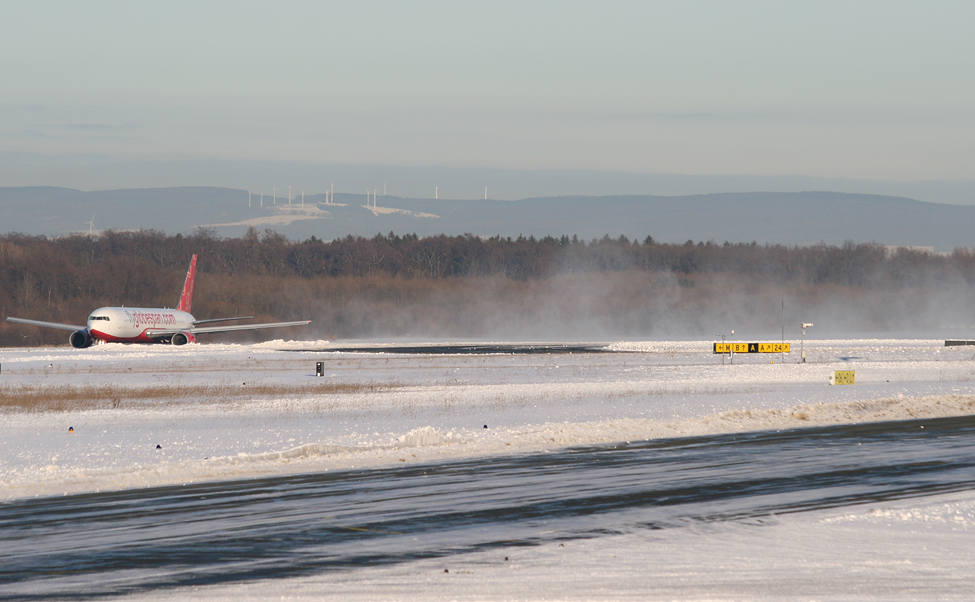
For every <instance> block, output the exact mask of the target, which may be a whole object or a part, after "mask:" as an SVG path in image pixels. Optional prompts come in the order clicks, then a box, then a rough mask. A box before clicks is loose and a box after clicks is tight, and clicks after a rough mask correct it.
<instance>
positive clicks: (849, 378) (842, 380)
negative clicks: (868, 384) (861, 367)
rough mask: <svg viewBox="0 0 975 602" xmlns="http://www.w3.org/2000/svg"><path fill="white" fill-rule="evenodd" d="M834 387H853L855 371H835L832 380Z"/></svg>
mask: <svg viewBox="0 0 975 602" xmlns="http://www.w3.org/2000/svg"><path fill="white" fill-rule="evenodd" d="M832 381H833V384H834V385H853V384H856V371H855V370H836V372H835V373H834V374H833V378H832Z"/></svg>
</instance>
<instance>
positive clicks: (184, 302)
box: [7, 255, 311, 349]
mask: <svg viewBox="0 0 975 602" xmlns="http://www.w3.org/2000/svg"><path fill="white" fill-rule="evenodd" d="M195 280H196V255H194V256H193V259H191V260H190V269H189V270H188V271H187V272H186V282H185V283H184V284H183V292H182V294H180V296H179V304H178V305H177V306H176V309H157V308H142V307H101V308H98V309H96V310H95V311H93V312H91V315H89V316H88V325H87V326H75V325H72V324H58V323H57V322H42V321H40V320H25V319H23V318H7V321H8V322H17V323H20V324H32V325H34V326H45V327H47V328H60V329H62V330H71V331H73V332H72V333H71V334H70V335H69V336H68V342H69V343H71V346H72V347H75V348H77V349H84V348H86V347H90V346H91V345H92V343H94V342H96V341H98V342H100V343H170V344H173V345H185V344H187V343H195V342H196V335H198V334H213V333H217V332H232V331H236V330H256V329H259V328H281V327H284V326H305V325H307V324H311V320H302V321H300V322H270V323H265V324H241V325H235V326H204V327H200V326H199V325H200V324H210V323H213V322H227V321H230V320H243V319H247V318H250V317H251V316H241V317H233V318H213V319H210V320H197V319H196V318H194V317H193V315H192V314H190V311H191V308H192V306H193V283H194V281H195Z"/></svg>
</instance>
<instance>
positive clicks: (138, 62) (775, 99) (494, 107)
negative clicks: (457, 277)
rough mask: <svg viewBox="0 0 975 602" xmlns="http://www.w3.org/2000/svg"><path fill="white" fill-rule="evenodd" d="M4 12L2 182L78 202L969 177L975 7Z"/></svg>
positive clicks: (209, 6)
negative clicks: (612, 176) (438, 171)
mask: <svg viewBox="0 0 975 602" xmlns="http://www.w3.org/2000/svg"><path fill="white" fill-rule="evenodd" d="M0 6H2V15H3V18H2V19H0V158H4V157H5V158H6V160H7V162H8V163H11V162H13V163H18V164H21V165H28V166H29V167H30V169H23V170H20V171H18V170H13V169H8V170H0V186H9V185H28V184H30V185H41V184H56V185H69V186H70V185H72V181H70V180H71V178H72V177H73V178H75V179H78V178H80V176H79V175H77V173H78V172H77V171H75V172H72V173H74V174H75V175H73V176H63V175H59V173H58V171H59V170H58V168H57V166H58V165H61V164H63V163H64V162H65V161H76V162H77V161H82V162H84V161H130V162H131V161H145V162H150V163H151V162H153V161H155V162H160V161H188V162H193V161H231V162H233V161H238V162H282V163H289V162H291V163H296V164H298V163H300V164H305V165H316V164H340V165H351V166H397V167H425V168H429V167H444V168H487V169H507V170H567V169H577V170H606V171H621V172H632V173H642V174H686V175H696V174H710V175H758V176H785V175H800V176H809V177H819V178H858V179H870V180H897V181H915V180H947V181H959V180H971V179H972V174H971V167H972V165H973V160H975V36H972V35H971V31H970V27H971V24H972V23H975V3H971V2H954V1H942V2H905V1H890V0H886V1H876V2H875V1H862V2H856V1H854V2H850V1H845V2H829V1H821V2H790V1H774V2H773V1H753V2H749V1H739V2H719V1H705V0H699V1H688V2H647V1H644V2H625V1H619V2H579V1H574V0H559V1H553V2H549V1H538V2H523V1H515V2H503V1H502V2H498V1H492V2H446V1H444V2H441V1H411V2H376V1H372V2H370V1H365V2H354V3H353V2H327V1H315V2H300V1H295V2H242V1H239V0H235V1H211V2H205V1H204V2H200V1H193V2H179V1H174V2H165V3H135V2H86V3H78V2H68V1H59V0H49V1H38V2H29V3H27V2H14V1H8V0H3V1H2V4H0ZM44 165H51V166H52V167H51V169H47V170H46V169H45V168H44V167H43V166H44ZM38 166H40V167H38ZM20 172H22V173H24V174H30V175H25V176H22V177H21V176H18V173H20ZM66 178H67V180H68V181H64V180H65V179H66ZM172 179H173V181H172V182H171V184H170V185H184V184H193V183H195V182H194V181H192V179H193V177H192V176H187V175H186V174H184V173H182V172H180V174H176V173H174V174H173V176H172ZM149 180H152V181H153V182H157V183H158V182H159V181H165V174H163V175H161V176H158V177H156V178H147V179H146V181H149ZM130 183H131V182H130ZM89 184H91V185H94V184H93V183H89ZM110 184H111V183H110V182H107V183H105V185H104V187H106V188H112V187H113V186H111V185H110ZM243 184H244V183H242V182H229V181H228V182H226V183H225V185H228V186H234V185H243ZM78 185H80V184H78Z"/></svg>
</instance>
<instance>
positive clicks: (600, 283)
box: [0, 229, 975, 346]
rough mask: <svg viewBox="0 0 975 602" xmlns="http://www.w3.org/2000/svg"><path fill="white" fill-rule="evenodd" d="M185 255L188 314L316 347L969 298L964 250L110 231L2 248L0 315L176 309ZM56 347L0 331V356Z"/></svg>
mask: <svg viewBox="0 0 975 602" xmlns="http://www.w3.org/2000/svg"><path fill="white" fill-rule="evenodd" d="M193 254H197V255H199V264H198V272H199V276H198V278H197V288H196V301H195V304H194V314H195V315H196V316H197V317H198V318H209V317H223V316H232V315H254V316H255V317H257V318H259V319H274V320H292V319H311V320H313V324H312V327H311V329H309V330H307V331H302V332H297V331H295V332H289V333H288V335H287V336H304V337H306V338H307V337H311V338H316V339H318V338H327V339H335V338H350V337H377V336H378V337H403V336H414V337H424V336H429V337H495V336H496V337H512V336H521V337H542V338H550V339H551V338H555V337H606V336H612V337H620V336H663V335H671V334H674V335H676V334H690V335H698V336H702V335H703V336H709V335H711V334H713V332H712V331H713V330H714V329H715V328H719V327H723V325H724V324H729V323H730V324H732V326H731V327H732V328H734V325H733V324H738V328H739V329H741V328H748V327H752V328H754V329H755V330H756V331H762V330H764V331H774V330H776V329H777V328H778V326H777V325H778V323H779V320H780V318H781V316H780V309H779V307H780V303H782V302H785V303H787V306H788V308H789V311H790V312H803V317H802V319H808V320H811V319H813V318H814V317H815V316H817V315H820V316H821V317H820V318H819V320H820V321H821V320H830V321H831V323H833V324H835V325H836V326H837V328H838V329H839V330H842V329H844V328H845V329H854V330H858V331H871V330H880V331H883V330H892V329H895V330H896V329H903V328H904V327H905V324H907V323H908V322H909V326H910V328H914V329H936V328H943V327H945V326H952V325H953V324H949V322H959V321H961V322H964V321H965V320H966V317H965V316H966V315H967V314H966V313H965V312H966V311H967V308H968V307H970V306H971V302H972V291H973V287H975V254H973V253H972V251H970V250H968V249H958V250H956V251H955V252H954V253H952V254H950V255H936V254H932V253H927V252H923V251H916V250H911V249H899V250H896V251H894V252H891V251H889V250H888V249H887V248H885V247H882V246H879V245H875V244H855V243H853V242H847V243H846V244H844V245H842V246H828V245H814V246H807V247H799V246H793V247H787V246H781V245H758V244H755V243H734V244H732V243H727V242H725V243H722V244H718V243H715V242H696V243H695V242H693V241H687V242H686V243H684V244H662V243H658V242H656V241H654V239H653V238H652V237H650V236H647V237H646V238H645V239H643V240H639V241H638V240H629V239H627V238H626V237H623V236H621V237H618V238H611V237H609V236H605V237H603V238H602V239H593V240H579V239H578V238H576V237H572V236H562V237H560V238H554V237H545V238H541V239H536V238H534V237H530V238H523V237H519V238H517V239H513V238H502V237H493V238H479V237H475V236H472V235H463V236H445V235H441V236H434V237H425V238H420V237H417V236H415V235H403V236H399V235H396V234H393V233H390V234H387V235H382V234H379V235H376V236H375V237H373V238H371V239H369V238H362V237H353V236H349V237H346V238H342V239H336V240H333V241H331V242H325V241H322V240H318V239H316V238H315V237H312V238H311V239H309V240H305V241H291V240H288V239H287V238H286V237H284V236H282V235H280V234H278V233H276V232H274V231H270V230H266V231H264V232H263V233H261V232H258V231H256V230H254V229H251V230H250V231H249V232H248V233H247V234H246V235H245V236H243V237H241V238H220V237H217V236H216V235H215V234H214V232H213V231H211V230H206V229H200V230H197V231H196V232H195V233H194V234H193V235H191V236H182V235H175V236H168V235H166V234H164V233H162V232H158V231H151V230H148V231H138V232H113V231H107V232H104V233H102V234H101V235H99V236H96V237H89V236H83V235H76V236H70V237H63V238H47V237H40V236H26V235H19V234H8V235H4V236H0V282H2V283H3V286H2V288H0V315H2V316H4V317H5V316H17V317H24V318H32V319H38V320H48V321H55V322H65V323H74V324H83V323H84V321H85V319H86V317H87V315H88V312H89V311H91V310H92V309H94V308H96V307H101V306H106V305H128V306H141V307H165V306H173V305H175V303H176V300H177V297H178V294H179V290H180V287H181V286H182V280H183V277H184V275H185V272H186V267H187V265H188V263H189V258H190V257H191V256H192V255H193ZM773 317H774V320H773ZM790 317H791V314H790ZM970 321H971V320H969V322H970ZM773 327H774V328H773ZM242 336H244V335H237V338H236V339H233V340H240V339H241V337H242ZM247 336H251V337H253V336H261V335H254V334H251V335H247ZM265 336H267V335H265ZM276 336H281V333H276ZM65 338H66V337H65V336H64V332H59V331H51V330H47V329H39V328H33V327H25V326H22V325H13V324H10V323H6V322H4V323H0V345H3V346H13V345H40V344H62V343H64V340H63V339H65Z"/></svg>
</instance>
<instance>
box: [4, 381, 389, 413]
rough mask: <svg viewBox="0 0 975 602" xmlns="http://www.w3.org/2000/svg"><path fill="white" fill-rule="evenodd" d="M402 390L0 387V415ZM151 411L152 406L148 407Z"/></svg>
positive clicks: (345, 385)
mask: <svg viewBox="0 0 975 602" xmlns="http://www.w3.org/2000/svg"><path fill="white" fill-rule="evenodd" d="M403 386H405V385H403V384H400V383H394V382H386V383H354V382H326V383H317V382H316V383H304V384H262V383H255V384H248V385H241V384H222V385H205V386H190V385H172V386H166V385H161V386H157V387H143V388H133V387H123V386H119V385H87V384H83V385H52V386H48V385H34V384H30V385H6V386H0V411H5V412H70V411H78V410H97V409H110V408H114V409H118V408H120V407H129V405H128V404H130V403H132V402H152V407H155V406H158V405H160V404H177V403H187V402H193V403H220V402H235V401H245V400H248V399H261V398H270V397H318V396H322V395H347V394H355V393H382V392H385V391H392V390H394V389H398V388H401V387H403ZM146 407H150V406H146Z"/></svg>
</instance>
